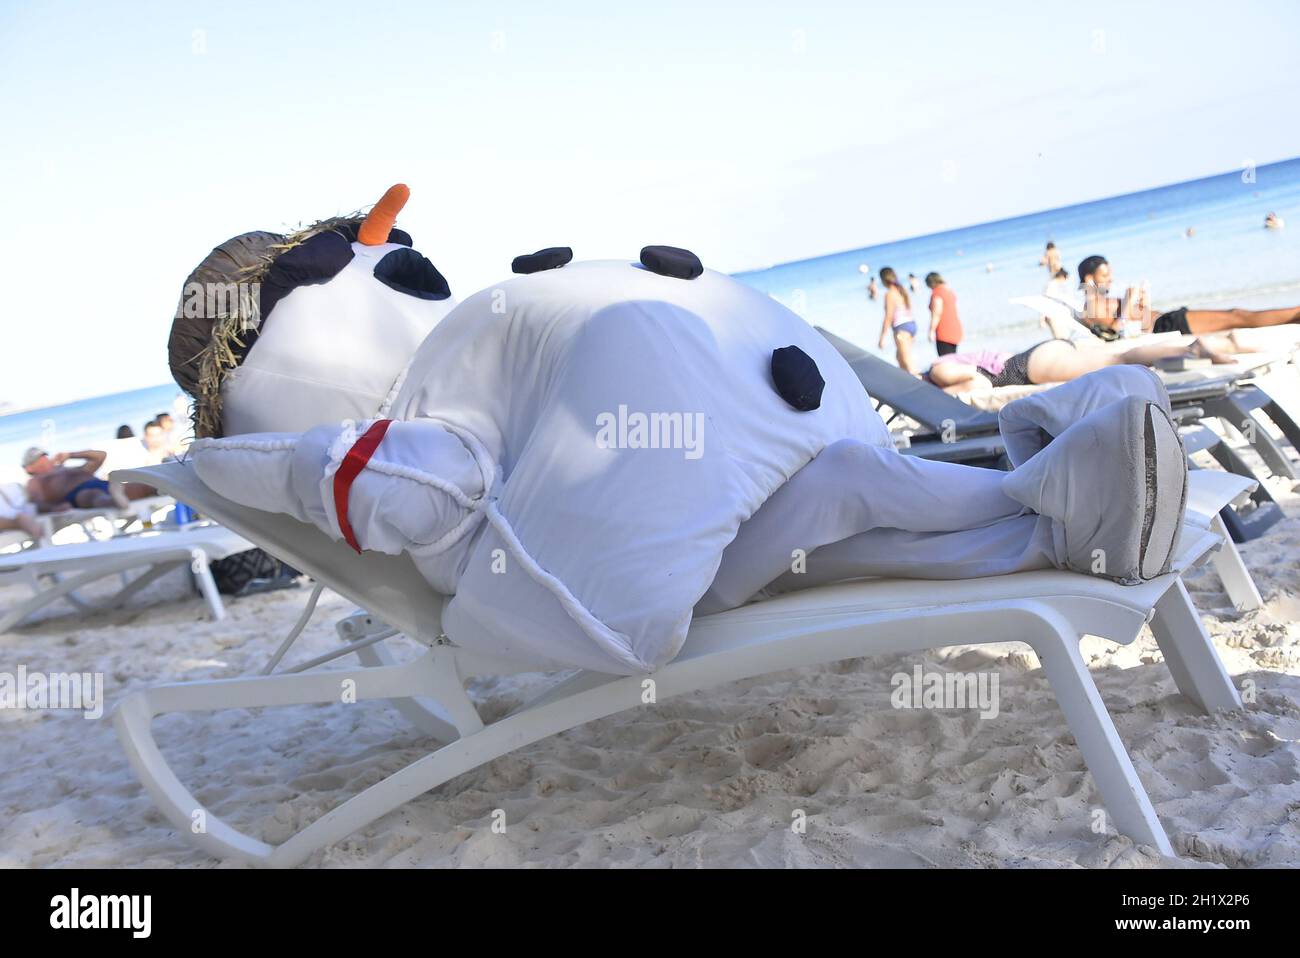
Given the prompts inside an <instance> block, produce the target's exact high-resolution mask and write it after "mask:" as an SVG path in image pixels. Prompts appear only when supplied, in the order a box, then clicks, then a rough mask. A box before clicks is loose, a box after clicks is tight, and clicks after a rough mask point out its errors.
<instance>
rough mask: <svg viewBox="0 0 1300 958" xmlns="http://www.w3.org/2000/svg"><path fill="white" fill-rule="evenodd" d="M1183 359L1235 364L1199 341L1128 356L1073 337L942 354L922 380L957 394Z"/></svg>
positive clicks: (1141, 348)
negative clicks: (1021, 347)
mask: <svg viewBox="0 0 1300 958" xmlns="http://www.w3.org/2000/svg"><path fill="white" fill-rule="evenodd" d="M1183 357H1188V358H1199V359H1209V360H1210V361H1211V362H1214V363H1220V364H1223V363H1231V362H1232V361H1233V360H1232V357H1231V356H1227V355H1225V354H1224V353H1221V352H1219V351H1218V350H1217V349H1214V348H1212V347H1210V346H1208V345H1206V344H1205V342H1204V341H1202V340H1199V339H1198V340H1197V341H1196V342H1194V343H1192V345H1191V346H1159V345H1157V346H1135V347H1134V348H1132V349H1126V350H1124V351H1123V352H1112V351H1110V350H1106V349H1095V348H1092V347H1090V346H1088V345H1087V344H1086V343H1084V344H1079V343H1074V342H1071V341H1070V340H1068V339H1049V340H1047V341H1046V342H1042V343H1039V344H1038V345H1036V346H1031V347H1029V348H1028V349H1026V350H1022V351H1021V352H1018V353H1006V352H998V351H995V350H989V349H985V350H980V351H978V352H973V353H955V354H953V355H951V356H940V357H939V359H938V360H936V361H935V363H934V365H933V366H931V367H930V368H929V370H927V371H926V372H925V373H924V374H923V376H922V378H924V379H927V380H928V381H930V382H932V383H934V384H935V385H936V386H938V387H939V388H941V389H942V390H943V391H944V392H947V393H954V394H956V393H965V392H973V391H975V390H979V389H990V388H992V387H994V386H1037V385H1044V384H1047V383H1064V382H1069V381H1070V380H1072V379H1078V378H1079V377H1080V376H1083V375H1085V374H1087V373H1090V372H1094V371H1096V370H1098V369H1105V368H1106V367H1107V366H1124V365H1138V366H1154V365H1156V364H1157V363H1158V362H1160V360H1162V359H1174V358H1183Z"/></svg>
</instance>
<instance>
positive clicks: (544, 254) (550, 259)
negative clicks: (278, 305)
mask: <svg viewBox="0 0 1300 958" xmlns="http://www.w3.org/2000/svg"><path fill="white" fill-rule="evenodd" d="M572 259H573V250H572V249H570V248H569V247H567V246H552V247H550V248H548V249H539V250H538V251H537V252H536V253H526V254H524V255H523V256H516V257H515V258H514V260H513V261H512V262H511V263H510V271H511V272H512V273H540V272H541V271H542V270H546V269H559V268H560V267H561V266H563V265H564V264H565V263H568V262H570V261H571V260H572Z"/></svg>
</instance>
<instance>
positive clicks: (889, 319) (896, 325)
mask: <svg viewBox="0 0 1300 958" xmlns="http://www.w3.org/2000/svg"><path fill="white" fill-rule="evenodd" d="M880 281H881V282H882V283H884V284H885V317H884V321H883V322H882V323H881V324H880V346H879V348H880V349H884V348H885V337H886V336H888V335H889V331H890V330H891V329H892V330H893V332H894V348H895V350H896V351H897V354H898V365H899V367H901V368H902V369H906V370H907V371H908V372H909V373H911V374H912V375H913V376H915V375H917V373H918V371H917V369H916V365H915V363H914V361H913V359H912V343H913V341H914V340H915V339H916V322H915V321H914V320H913V319H912V300H911V298H910V297H909V296H908V295H907V290H906V289H905V288H904V287H903V284H902V283H900V282H899V281H898V274H897V273H895V272H894V270H893V268H892V267H889V266H886V267H885V268H884V269H882V270H881V271H880Z"/></svg>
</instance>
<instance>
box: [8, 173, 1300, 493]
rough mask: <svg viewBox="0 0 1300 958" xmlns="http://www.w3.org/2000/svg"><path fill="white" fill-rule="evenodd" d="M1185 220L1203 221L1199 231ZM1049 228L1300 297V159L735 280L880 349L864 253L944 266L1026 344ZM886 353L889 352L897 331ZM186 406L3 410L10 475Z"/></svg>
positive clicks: (919, 269) (1272, 302) (1035, 333)
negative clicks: (1274, 217) (32, 461)
mask: <svg viewBox="0 0 1300 958" xmlns="http://www.w3.org/2000/svg"><path fill="white" fill-rule="evenodd" d="M1251 180H1253V181H1251ZM1270 210H1271V211H1274V212H1276V213H1277V214H1278V215H1279V216H1281V217H1283V218H1284V219H1285V220H1287V221H1288V226H1287V228H1286V229H1283V230H1266V229H1264V226H1263V224H1264V215H1265V214H1266V213H1268V212H1269V211H1270ZM1188 227H1193V228H1194V229H1195V231H1196V232H1195V235H1194V236H1192V237H1191V238H1188V237H1187V236H1186V235H1185V234H1186V231H1187V228H1188ZM1048 240H1053V241H1055V243H1056V245H1057V247H1059V248H1060V250H1061V254H1062V262H1063V264H1064V265H1065V266H1066V268H1067V269H1070V270H1071V272H1072V273H1073V271H1074V267H1075V266H1076V265H1077V264H1078V262H1079V260H1081V259H1083V258H1084V257H1085V256H1088V255H1090V254H1093V253H1100V254H1102V255H1104V256H1106V257H1107V259H1109V260H1110V262H1111V266H1112V269H1113V270H1114V272H1115V287H1116V288H1122V287H1123V286H1124V285H1125V284H1127V283H1137V282H1141V281H1142V280H1147V281H1148V282H1150V284H1151V293H1152V298H1153V301H1154V303H1155V305H1156V307H1157V308H1161V309H1168V308H1172V307H1176V306H1181V305H1198V306H1207V307H1210V306H1232V305H1237V306H1246V307H1251V308H1261V307H1270V306H1284V305H1290V304H1300V159H1294V160H1288V161H1286V162H1283V163H1274V164H1271V165H1269V166H1261V167H1258V168H1257V169H1255V170H1254V171H1253V176H1243V173H1242V172H1241V171H1237V172H1233V173H1225V174H1223V175H1220V176H1212V177H1208V178H1206V179H1201V180H1193V181H1191V182H1188V183H1179V184H1175V185H1173V186H1165V187H1160V188H1158V189H1153V190H1147V191H1145V192H1141V193H1131V194H1128V195H1125V196H1117V197H1112V198H1111V199H1105V200H1098V201H1096V202H1092V203H1082V204H1079V205H1076V206H1068V207H1063V208H1061V209H1056V210H1047V211H1045V212H1041V213H1031V214H1029V215H1026V216H1018V217H1015V218H1013V219H1007V220H999V221H997V222H993V223H983V224H980V225H978V226H968V227H964V228H962V229H956V230H949V231H947V232H943V233H934V234H931V235H929V236H918V237H915V238H912V239H906V240H900V241H898V242H894V243H884V244H880V245H877V246H866V247H863V248H861V249H855V250H848V251H845V252H843V253H836V254H833V255H830V256H820V257H817V258H816V259H808V260H800V261H798V262H793V263H785V264H782V265H779V266H773V267H771V268H768V269H763V270H755V271H753V272H749V273H741V274H738V276H737V278H738V279H740V280H742V281H743V282H745V283H748V284H750V285H751V286H754V287H756V288H757V289H760V290H762V291H763V292H765V293H768V294H769V295H771V296H773V297H775V298H776V299H778V300H779V301H781V302H783V303H785V304H786V305H787V306H789V307H791V308H792V309H794V310H795V312H797V313H799V314H800V315H802V316H803V317H804V318H805V319H807V320H809V321H810V322H813V323H816V324H818V325H820V326H824V327H826V328H827V329H830V330H831V331H832V332H835V333H838V334H839V335H841V336H844V337H845V338H847V339H850V340H853V341H854V342H857V343H860V344H862V345H864V346H867V347H869V348H872V349H873V350H874V347H875V342H876V337H878V336H879V335H880V324H881V318H882V316H881V314H882V309H883V301H882V300H877V301H875V302H871V301H869V300H868V299H867V295H866V284H867V278H868V277H867V276H865V275H863V274H862V273H861V272H860V271H859V267H860V266H861V265H862V264H868V265H870V267H871V270H872V272H873V273H875V272H878V271H879V270H880V269H881V267H884V266H892V267H894V270H895V271H896V272H897V273H898V275H899V277H900V278H902V279H903V280H904V281H906V277H907V274H908V273H915V274H916V275H917V276H918V277H921V278H924V276H925V274H926V273H928V272H930V271H931V270H937V271H938V272H940V273H942V274H943V275H944V277H945V278H946V279H947V280H948V282H949V284H950V285H951V286H952V287H953V289H954V290H955V291H956V293H957V298H958V308H959V312H960V315H961V319H962V325H963V327H964V328H965V334H966V339H965V342H964V343H963V348H970V349H974V348H997V349H1009V350H1019V349H1024V348H1026V347H1028V346H1031V345H1033V344H1034V343H1035V342H1038V341H1040V340H1041V339H1044V338H1046V334H1045V333H1044V332H1043V331H1041V330H1040V329H1039V326H1038V317H1037V316H1035V315H1034V314H1033V313H1032V312H1031V311H1029V310H1028V309H1025V308H1024V307H1021V306H1012V305H1010V304H1009V303H1008V300H1009V299H1010V298H1011V297H1013V296H1025V295H1031V294H1035V293H1041V292H1042V291H1043V287H1044V286H1045V285H1046V283H1047V279H1048V276H1047V272H1046V270H1045V269H1044V268H1043V267H1042V266H1040V265H1038V259H1039V257H1040V256H1041V255H1042V252H1043V246H1044V244H1045V243H1046V242H1047V241H1048ZM990 267H991V269H990ZM928 301H929V291H928V290H926V289H925V288H924V287H922V289H921V292H920V293H918V294H916V295H915V296H914V297H913V311H914V314H915V315H916V317H917V319H918V321H920V320H925V321H928V313H927V310H926V304H927V303H928ZM884 355H886V356H888V357H890V358H892V357H893V343H892V340H890V341H888V342H887V343H886V350H885V353H884ZM933 355H934V354H933V352H932V350H931V347H930V345H929V343H928V342H924V343H918V351H917V359H918V361H919V362H921V363H922V364H928V363H929V361H930V360H931V359H932V358H933ZM183 409H184V402H183V401H180V399H179V393H178V391H177V389H176V387H175V386H174V385H171V384H167V385H162V386H151V387H148V388H145V389H136V390H132V391H130V392H122V393H116V394H113V395H109V396H100V397H97V398H95V399H86V400H82V401H80V402H74V403H68V404H65V405H61V406H51V407H48V408H44V409H35V410H29V411H25V412H18V413H11V414H9V415H0V478H8V477H11V476H12V474H13V471H14V470H16V467H17V466H18V463H19V460H20V457H21V456H22V452H23V450H24V449H26V448H27V447H28V446H30V445H40V446H43V447H45V448H48V449H50V450H51V451H57V450H60V449H63V450H75V449H83V448H88V447H95V446H97V445H99V444H100V443H103V442H106V441H107V440H109V439H112V438H113V437H114V435H115V434H116V432H117V427H118V426H119V425H121V424H123V423H126V424H129V425H130V426H131V427H132V428H133V429H135V431H136V432H137V434H138V433H140V432H141V430H142V427H143V425H144V423H145V422H146V421H147V420H149V419H152V418H153V417H154V416H155V415H157V414H158V413H159V412H161V411H163V410H172V411H173V415H176V417H177V421H178V422H183V421H184V416H183V415H180V414H178V413H179V412H180V411H181V410H183Z"/></svg>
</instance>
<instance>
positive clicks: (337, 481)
mask: <svg viewBox="0 0 1300 958" xmlns="http://www.w3.org/2000/svg"><path fill="white" fill-rule="evenodd" d="M392 424H393V421H392V420H391V419H377V420H375V423H374V425H372V426H371V427H370V428H369V429H367V430H366V431H365V433H364V434H363V435H362V436H361V438H360V439H358V440H357V441H356V442H354V443H353V444H352V448H351V449H349V450H348V454H347V455H346V456H344V457H343V461H342V462H341V463H339V468H338V471H337V472H336V473H334V508H335V509H336V510H337V512H338V517H339V531H340V532H342V533H343V538H344V539H345V540H346V541H347V544H348V545H350V546H351V547H352V548H353V549H355V550H356V551H357V552H358V553H360V552H361V546H360V545H358V544H357V537H356V535H355V534H353V532H352V523H350V522H348V494H349V493H351V492H352V483H353V481H354V480H355V479H356V478H357V476H359V475H361V470H362V469H364V468H366V463H368V462H369V461H370V457H371V456H373V455H374V454H375V450H376V449H378V448H379V444H380V443H381V442H383V441H384V433H386V432H388V427H389V426H391V425H392Z"/></svg>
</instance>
